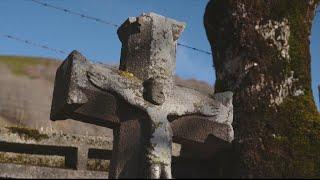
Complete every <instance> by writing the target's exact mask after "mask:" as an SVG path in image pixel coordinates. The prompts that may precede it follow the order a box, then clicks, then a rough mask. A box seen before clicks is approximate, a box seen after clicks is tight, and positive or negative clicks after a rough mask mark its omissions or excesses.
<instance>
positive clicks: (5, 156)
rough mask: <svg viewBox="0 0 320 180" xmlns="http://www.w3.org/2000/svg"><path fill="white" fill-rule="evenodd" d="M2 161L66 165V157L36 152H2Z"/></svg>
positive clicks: (0, 153) (55, 165)
mask: <svg viewBox="0 0 320 180" xmlns="http://www.w3.org/2000/svg"><path fill="white" fill-rule="evenodd" d="M0 163H13V164H24V165H35V166H46V167H59V168H63V167H64V166H65V165H64V164H65V159H64V157H62V156H45V155H34V154H19V153H10V152H0Z"/></svg>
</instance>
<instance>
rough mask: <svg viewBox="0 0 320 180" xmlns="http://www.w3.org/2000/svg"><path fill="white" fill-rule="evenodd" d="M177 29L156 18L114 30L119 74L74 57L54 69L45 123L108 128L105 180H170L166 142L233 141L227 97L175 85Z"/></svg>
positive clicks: (179, 27) (179, 25) (229, 96)
mask: <svg viewBox="0 0 320 180" xmlns="http://www.w3.org/2000/svg"><path fill="white" fill-rule="evenodd" d="M183 29H184V24H183V23H180V22H177V21H175V20H172V19H169V18H165V17H163V16H160V15H157V14H154V13H147V14H142V15H141V16H139V17H133V18H129V19H128V20H127V21H126V22H124V23H123V24H122V25H121V27H120V28H119V29H118V36H119V39H120V40H121V42H122V49H121V61H120V67H119V70H117V69H114V68H111V67H107V66H105V65H103V64H93V63H90V62H89V61H87V60H86V58H85V57H83V56H82V55H81V54H80V53H78V52H76V51H74V52H72V53H71V54H70V55H69V56H68V58H67V59H66V60H65V61H64V62H63V63H62V65H61V66H60V67H59V69H58V70H57V73H56V79H55V88H54V94H53V100H52V109H51V119H52V120H61V119H67V118H72V119H77V120H80V121H84V122H88V123H93V124H98V125H102V126H106V127H109V128H112V129H113V131H114V133H113V134H114V143H113V144H114V146H113V155H112V160H111V166H110V171H109V174H110V178H120V177H147V178H160V177H163V178H171V177H172V175H171V157H172V136H173V139H174V141H175V142H178V143H181V144H182V146H183V144H184V142H198V143H199V142H201V143H203V144H206V143H208V142H207V140H208V136H210V135H213V136H215V137H217V138H219V139H221V140H223V141H225V142H230V141H232V140H233V129H232V126H231V123H232V119H233V107H232V93H231V92H225V93H219V94H215V95H214V96H213V97H209V96H208V95H205V94H202V93H200V92H198V91H195V90H193V89H188V88H185V87H181V86H176V85H175V84H174V71H175V56H176V45H177V39H178V38H179V35H180V33H181V32H182V31H183ZM79 168H81V167H79ZM82 168H84V167H82Z"/></svg>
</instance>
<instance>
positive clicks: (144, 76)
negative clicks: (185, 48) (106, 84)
mask: <svg viewBox="0 0 320 180" xmlns="http://www.w3.org/2000/svg"><path fill="white" fill-rule="evenodd" d="M184 27H185V24H184V23H182V22H178V21H175V20H173V19H169V18H166V17H164V16H161V15H158V14H155V13H152V12H151V13H143V14H142V15H141V16H139V17H130V18H128V20H127V21H125V22H124V23H123V24H122V25H121V27H120V28H119V29H118V36H119V39H120V41H121V42H122V48H121V59H120V67H119V68H120V70H123V71H128V72H130V73H133V74H134V75H135V76H136V77H138V78H140V79H141V80H143V81H146V80H148V81H147V83H146V85H147V86H146V87H147V89H148V90H147V94H150V96H146V98H147V99H148V100H150V101H151V102H154V103H156V104H162V103H163V101H164V99H165V98H167V97H169V96H171V94H172V93H171V92H172V89H173V85H174V74H175V67H176V46H177V39H178V38H179V36H180V33H181V32H182V31H183V29H184ZM155 86H156V88H153V87H155ZM160 90H163V94H164V97H162V98H157V97H156V96H157V95H155V94H159V93H157V92H154V91H160ZM158 96H161V95H158Z"/></svg>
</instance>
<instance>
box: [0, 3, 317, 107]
mask: <svg viewBox="0 0 320 180" xmlns="http://www.w3.org/2000/svg"><path fill="white" fill-rule="evenodd" d="M42 2H47V3H50V4H53V5H56V6H61V7H65V8H68V9H70V10H73V11H77V12H81V13H83V14H88V15H91V16H95V17H99V18H101V19H104V20H106V21H110V22H112V23H115V24H121V23H122V22H124V21H125V20H126V19H127V18H128V17H129V16H138V15H140V14H141V13H142V12H150V11H152V12H156V13H158V14H161V15H164V16H167V17H170V18H174V19H176V20H179V21H183V22H186V23H187V26H186V29H185V30H184V32H183V33H182V35H181V37H180V39H179V42H180V43H183V44H188V45H190V46H193V47H197V48H200V49H203V50H207V51H210V45H209V43H208V41H207V38H206V34H205V30H204V27H203V13H204V9H205V6H206V4H207V2H208V0H157V1H156V0H42ZM0 10H1V11H0V22H1V24H2V25H1V29H0V34H11V35H14V36H17V37H20V38H24V39H28V40H32V41H34V42H37V43H41V44H45V45H48V46H50V47H53V48H58V49H63V50H66V51H67V52H71V51H72V50H73V49H76V50H78V51H80V52H81V53H82V54H83V55H85V56H86V57H87V58H89V59H92V60H98V61H102V62H105V63H112V64H117V63H118V62H119V59H120V48H121V43H120V41H119V39H118V37H117V34H116V28H114V27H112V26H107V25H104V24H100V23H97V22H93V21H89V20H85V19H82V18H80V17H78V16H74V15H68V14H66V13H64V12H61V11H57V10H55V9H50V8H46V7H43V6H40V5H38V4H35V3H33V2H31V1H28V0H0ZM319 18H320V17H319V15H317V16H316V18H315V20H314V26H313V29H312V36H311V55H312V68H313V71H312V77H313V91H314V94H315V95H316V102H317V103H318V104H319V99H318V95H317V94H318V92H317V90H316V84H320V71H319V67H320V61H319V57H320V44H319V43H320V42H319V39H320V19H319ZM0 42H1V43H0V54H7V55H30V56H42V57H52V58H58V59H64V58H65V55H62V54H57V53H54V52H51V51H47V50H44V49H41V48H36V47H31V46H27V45H25V44H23V43H19V42H15V41H12V40H9V39H5V38H1V37H0ZM176 73H177V74H178V75H180V76H181V77H183V78H185V79H188V78H195V79H198V80H203V81H206V82H208V83H209V84H213V83H214V80H215V75H214V69H213V66H212V58H211V56H210V55H207V54H202V53H199V52H195V51H192V50H190V49H186V48H184V47H178V50H177V69H176Z"/></svg>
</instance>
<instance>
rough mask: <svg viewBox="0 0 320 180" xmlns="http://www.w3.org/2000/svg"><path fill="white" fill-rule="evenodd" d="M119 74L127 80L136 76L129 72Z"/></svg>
mask: <svg viewBox="0 0 320 180" xmlns="http://www.w3.org/2000/svg"><path fill="white" fill-rule="evenodd" d="M119 74H120V76H123V77H126V78H133V77H134V75H133V74H132V73H131V72H128V71H120V72H119Z"/></svg>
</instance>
